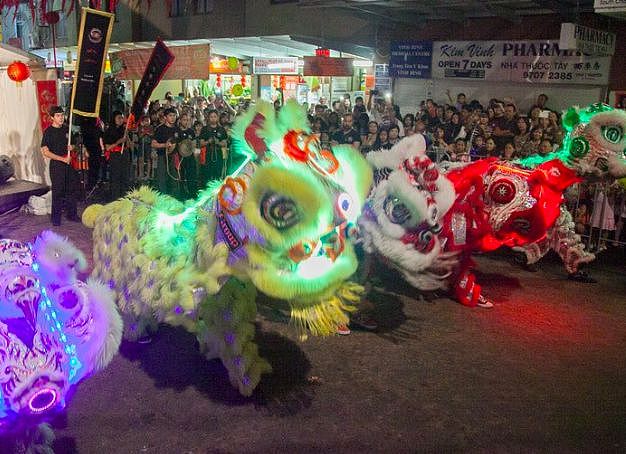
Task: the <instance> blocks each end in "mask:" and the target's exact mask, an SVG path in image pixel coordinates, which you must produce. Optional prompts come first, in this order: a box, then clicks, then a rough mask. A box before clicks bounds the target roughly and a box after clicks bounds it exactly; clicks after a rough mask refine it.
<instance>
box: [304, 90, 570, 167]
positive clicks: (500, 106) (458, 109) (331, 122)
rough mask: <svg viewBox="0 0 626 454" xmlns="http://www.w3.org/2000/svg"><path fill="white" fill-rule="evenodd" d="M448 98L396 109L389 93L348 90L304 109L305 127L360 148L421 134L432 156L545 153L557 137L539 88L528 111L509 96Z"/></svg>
mask: <svg viewBox="0 0 626 454" xmlns="http://www.w3.org/2000/svg"><path fill="white" fill-rule="evenodd" d="M448 98H449V100H448V101H449V102H448V103H440V104H437V103H435V102H434V101H433V100H432V99H427V100H425V101H423V102H422V103H421V105H420V108H419V110H418V111H417V112H415V113H407V114H405V115H404V116H401V115H400V109H399V108H398V106H397V105H396V104H394V102H393V99H392V98H390V97H380V96H378V93H376V92H375V91H373V93H372V94H370V96H369V97H368V100H367V103H365V102H364V99H363V98H362V97H360V96H359V97H356V98H355V99H354V105H352V103H351V99H350V97H349V96H347V95H346V96H345V97H344V98H343V99H342V100H337V101H334V102H333V103H332V105H331V106H330V107H329V106H327V105H326V104H325V103H324V104H317V105H316V106H314V108H313V109H312V111H311V112H310V115H309V119H310V123H311V128H312V130H313V132H314V133H315V134H317V135H318V136H319V138H320V141H321V142H322V143H323V144H325V143H330V144H331V145H332V144H333V143H342V144H345V143H349V144H352V145H353V146H355V147H356V148H358V149H359V150H360V151H361V152H362V153H367V152H368V151H370V150H377V149H383V150H384V149H389V148H391V147H392V146H393V145H394V144H395V143H396V142H397V141H398V140H400V139H401V138H403V137H406V136H410V135H412V134H416V133H419V134H423V135H424V136H425V137H426V141H427V144H428V152H429V153H430V154H431V156H432V157H433V158H434V159H435V160H437V161H442V160H448V161H473V160H477V159H480V158H483V157H488V156H493V157H498V158H500V159H506V160H513V159H516V158H523V157H527V156H530V155H532V154H547V153H549V152H551V151H553V150H555V149H557V148H558V147H559V146H560V145H561V142H562V140H563V130H562V128H561V123H560V115H559V113H558V112H556V111H554V110H550V109H549V108H548V106H547V101H548V97H547V96H546V95H545V94H541V95H539V96H538V97H537V101H536V103H535V105H533V107H532V108H531V109H530V110H529V111H528V112H520V111H519V110H518V108H517V106H516V105H515V103H514V102H512V100H498V99H491V100H490V101H489V103H488V104H487V105H485V106H483V105H482V104H480V103H479V102H478V101H475V100H474V101H471V102H468V100H467V98H466V96H465V94H463V93H459V94H458V95H457V97H456V101H453V100H452V98H451V97H450V93H449V92H448Z"/></svg>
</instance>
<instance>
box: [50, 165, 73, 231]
mask: <svg viewBox="0 0 626 454" xmlns="http://www.w3.org/2000/svg"><path fill="white" fill-rule="evenodd" d="M50 181H51V183H52V215H51V219H52V222H53V223H54V224H58V223H60V222H61V213H62V211H63V205H65V215H66V216H67V217H68V218H72V217H76V216H77V213H76V201H77V198H78V173H77V172H76V170H74V168H72V166H70V165H69V164H65V163H63V162H60V161H50Z"/></svg>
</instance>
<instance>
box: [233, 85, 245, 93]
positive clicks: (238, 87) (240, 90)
mask: <svg viewBox="0 0 626 454" xmlns="http://www.w3.org/2000/svg"><path fill="white" fill-rule="evenodd" d="M231 91H232V93H233V96H241V95H243V87H242V86H241V84H235V85H233V88H232V90H231Z"/></svg>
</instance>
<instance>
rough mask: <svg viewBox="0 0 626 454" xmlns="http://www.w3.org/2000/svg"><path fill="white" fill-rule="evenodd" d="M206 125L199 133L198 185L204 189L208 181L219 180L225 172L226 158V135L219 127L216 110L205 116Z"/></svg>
mask: <svg viewBox="0 0 626 454" xmlns="http://www.w3.org/2000/svg"><path fill="white" fill-rule="evenodd" d="M207 117H208V118H207V120H208V122H207V125H206V126H205V127H204V128H202V132H201V133H200V146H201V147H202V148H201V152H200V185H201V187H205V186H206V184H207V182H208V181H211V180H221V179H222V178H224V173H225V171H226V169H225V165H226V158H227V157H228V152H227V145H228V134H227V133H226V130H225V129H224V128H223V127H222V126H220V125H219V123H218V121H219V117H218V113H217V111H216V110H211V111H210V112H209V113H208V115H207Z"/></svg>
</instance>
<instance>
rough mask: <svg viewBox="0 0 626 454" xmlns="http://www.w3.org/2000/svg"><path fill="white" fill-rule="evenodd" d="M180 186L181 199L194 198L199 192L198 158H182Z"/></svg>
mask: <svg viewBox="0 0 626 454" xmlns="http://www.w3.org/2000/svg"><path fill="white" fill-rule="evenodd" d="M180 178H181V181H180V188H179V197H178V198H179V199H180V200H187V199H194V198H195V197H196V195H197V192H198V168H197V166H196V158H195V157H194V156H193V155H192V156H187V157H186V158H182V160H181V162H180Z"/></svg>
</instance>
